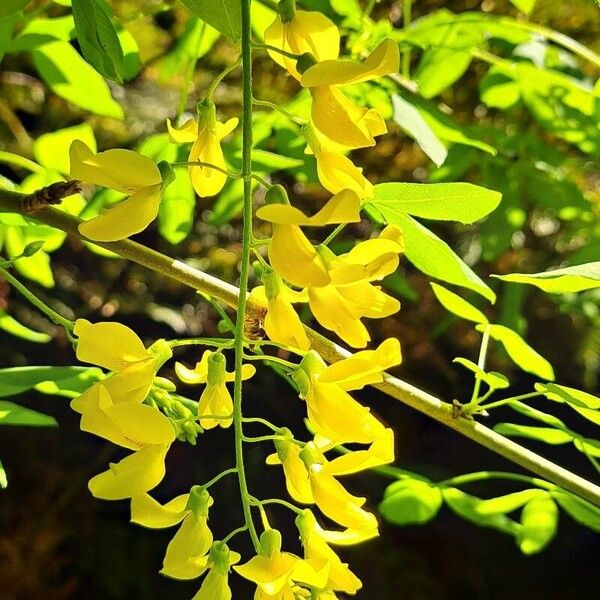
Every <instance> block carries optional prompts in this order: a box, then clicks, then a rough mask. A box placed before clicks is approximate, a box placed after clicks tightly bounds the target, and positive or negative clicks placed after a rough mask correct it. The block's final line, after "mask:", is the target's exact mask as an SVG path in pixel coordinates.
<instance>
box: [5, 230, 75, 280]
mask: <svg viewBox="0 0 600 600" xmlns="http://www.w3.org/2000/svg"><path fill="white" fill-rule="evenodd" d="M22 230H24V231H22ZM29 231H30V228H28V227H7V228H6V229H5V231H4V242H5V244H6V249H7V251H8V253H9V255H10V256H11V257H13V256H19V255H22V253H23V250H24V249H25V247H26V246H27V243H28V239H27V237H26V235H27V233H28V232H29ZM63 239H64V238H63ZM14 265H15V269H16V270H17V271H18V272H19V273H20V274H21V275H23V276H25V277H27V278H28V279H31V280H32V281H35V282H37V283H39V284H40V285H42V286H44V287H46V288H51V287H54V275H53V274H52V269H51V268H50V256H49V254H48V253H47V252H45V251H44V250H40V251H39V252H36V253H35V254H34V255H33V256H28V257H27V258H20V259H19V260H17V261H16V262H15V263H14Z"/></svg>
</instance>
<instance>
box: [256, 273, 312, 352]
mask: <svg viewBox="0 0 600 600" xmlns="http://www.w3.org/2000/svg"><path fill="white" fill-rule="evenodd" d="M263 281H264V282H265V285H264V286H259V287H255V288H254V289H253V290H252V292H251V293H250V300H251V301H252V302H254V303H255V304H257V305H259V306H261V307H263V308H264V309H265V310H266V315H265V317H264V320H263V327H264V330H265V333H266V334H267V336H268V337H269V339H270V340H272V341H274V342H277V343H279V344H285V345H286V346H291V347H293V348H298V349H300V350H308V349H309V348H310V342H309V341H308V337H306V332H305V331H304V326H303V325H302V321H300V317H298V314H297V313H296V311H295V310H294V308H293V306H292V303H293V302H308V296H307V295H306V294H303V293H301V292H295V291H294V290H291V289H290V288H289V287H287V286H286V285H284V283H283V282H282V281H281V277H280V276H279V275H278V274H277V273H276V272H275V271H269V272H268V273H265V274H264V275H263Z"/></svg>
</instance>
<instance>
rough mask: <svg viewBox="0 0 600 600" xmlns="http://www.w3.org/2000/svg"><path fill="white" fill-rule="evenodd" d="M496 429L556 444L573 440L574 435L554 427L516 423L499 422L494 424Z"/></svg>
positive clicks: (503, 432)
mask: <svg viewBox="0 0 600 600" xmlns="http://www.w3.org/2000/svg"><path fill="white" fill-rule="evenodd" d="M494 431H496V432H497V433H501V434H502V435H507V436H509V437H524V438H528V439H530V440H537V441H538V442H544V443H546V444H552V445H554V446H556V445H560V444H567V443H568V442H572V441H573V436H572V435H571V434H570V433H569V432H567V431H561V430H560V429H554V428H553V427H532V426H529V425H517V424H515V423H498V424H497V425H495V426H494Z"/></svg>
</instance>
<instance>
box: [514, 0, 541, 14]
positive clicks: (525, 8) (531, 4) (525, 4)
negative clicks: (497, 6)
mask: <svg viewBox="0 0 600 600" xmlns="http://www.w3.org/2000/svg"><path fill="white" fill-rule="evenodd" d="M510 1H511V3H512V4H514V5H515V6H516V7H517V8H518V9H519V10H520V11H521V12H524V13H525V14H526V15H528V14H529V13H530V12H531V11H532V10H533V9H534V8H535V3H536V0H510Z"/></svg>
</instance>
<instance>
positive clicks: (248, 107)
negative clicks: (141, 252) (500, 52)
mask: <svg viewBox="0 0 600 600" xmlns="http://www.w3.org/2000/svg"><path fill="white" fill-rule="evenodd" d="M250 2H251V0H242V105H243V114H242V177H243V179H244V207H243V211H242V258H241V267H240V291H239V296H238V302H237V313H236V321H235V345H234V348H235V380H234V387H233V427H234V432H235V462H236V467H237V471H238V480H239V485H240V497H241V500H242V508H243V511H244V519H245V521H246V526H247V527H248V532H249V534H250V537H251V539H252V543H253V544H254V548H255V550H256V551H257V552H258V551H259V549H260V541H259V539H258V534H257V532H256V528H255V526H254V521H253V520H252V510H251V508H250V499H249V493H248V484H247V482H246V471H245V469H244V433H243V413H242V361H243V357H244V315H245V312H246V300H247V296H248V277H249V271H250V242H251V238H252V47H251V43H250V35H251V29H250V24H251V16H250Z"/></svg>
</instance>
